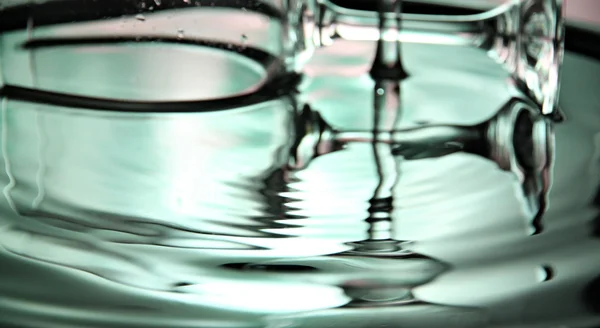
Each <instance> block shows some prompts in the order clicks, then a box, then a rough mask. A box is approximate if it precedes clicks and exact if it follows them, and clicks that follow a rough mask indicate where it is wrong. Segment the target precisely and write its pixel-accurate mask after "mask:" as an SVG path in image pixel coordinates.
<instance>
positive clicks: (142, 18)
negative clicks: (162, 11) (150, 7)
mask: <svg viewBox="0 0 600 328" xmlns="http://www.w3.org/2000/svg"><path fill="white" fill-rule="evenodd" d="M135 19H137V20H139V21H142V22H143V21H145V20H146V17H144V15H142V14H137V15H135Z"/></svg>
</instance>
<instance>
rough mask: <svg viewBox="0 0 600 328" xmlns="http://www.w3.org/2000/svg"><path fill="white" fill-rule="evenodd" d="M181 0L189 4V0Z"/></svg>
mask: <svg viewBox="0 0 600 328" xmlns="http://www.w3.org/2000/svg"><path fill="white" fill-rule="evenodd" d="M183 2H185V3H187V4H189V3H190V2H191V0H183Z"/></svg>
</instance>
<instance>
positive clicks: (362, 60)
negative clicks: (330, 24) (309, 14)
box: [0, 42, 600, 328]
mask: <svg viewBox="0 0 600 328" xmlns="http://www.w3.org/2000/svg"><path fill="white" fill-rule="evenodd" d="M374 47H375V45H374V44H367V43H349V42H339V43H336V44H335V45H333V46H331V47H330V48H327V49H324V50H322V51H319V52H318V53H317V54H316V56H315V58H314V59H313V61H312V62H311V63H310V66H309V67H308V68H307V70H306V76H305V79H304V80H303V83H302V85H301V87H300V90H299V91H300V92H299V93H288V94H284V95H275V96H273V97H271V98H270V100H267V101H264V102H260V103H257V104H251V105H247V106H243V107H240V108H236V109H231V110H227V111H216V112H205V113H170V114H169V113H118V112H102V111H92V110H86V109H81V108H67V107H60V106H56V105H49V104H41V103H35V102H30V101H25V100H23V99H20V100H17V99H11V98H10V97H4V98H3V99H2V101H1V102H0V104H1V108H0V109H1V113H2V115H1V122H0V126H1V128H2V132H1V134H0V135H1V139H0V145H1V149H2V161H3V167H4V168H5V171H4V173H3V174H2V175H1V180H2V186H3V195H4V197H3V198H2V202H1V207H0V208H1V213H2V215H0V246H1V247H0V324H2V326H3V327H4V326H6V327H12V326H14V327H36V328H44V327H82V326H83V327H123V326H127V327H195V328H198V327H207V328H219V327H257V328H259V327H269V328H273V327H278V328H283V327H290V328H292V327H294V328H299V327H352V328H354V327H356V328H359V327H360V328H362V327H384V326H389V327H395V326H407V327H441V326H443V327H488V326H490V327H546V326H549V325H554V326H561V325H562V326H568V327H593V325H597V324H600V320H599V319H598V314H600V310H599V309H600V306H599V304H598V301H597V298H596V297H595V296H594V295H597V293H598V291H599V290H600V288H599V287H598V285H599V284H598V279H599V278H598V276H599V272H600V270H599V269H600V267H599V266H600V265H599V264H598V263H600V261H598V255H597V254H598V252H595V250H596V249H597V247H598V238H599V237H598V236H599V235H600V233H598V231H600V229H598V227H599V226H600V224H598V222H599V221H598V218H597V217H598V210H597V203H598V200H597V196H596V192H597V188H598V181H599V178H600V169H599V166H598V160H599V156H600V153H599V152H598V149H599V148H598V140H600V139H598V135H597V134H598V132H597V131H599V127H600V118H598V117H596V116H597V114H596V113H598V109H599V108H598V106H599V104H600V98H598V97H599V96H598V94H597V92H596V91H595V87H596V86H597V85H598V83H600V81H599V80H598V79H599V77H600V65H599V64H598V63H596V62H594V61H592V60H591V59H588V58H584V57H580V56H579V55H575V54H571V53H569V54H568V55H567V58H566V63H565V73H564V76H563V89H562V91H563V94H562V102H563V103H562V106H563V109H564V110H565V112H566V113H567V114H568V118H569V120H568V121H567V122H566V123H564V124H561V125H558V126H556V130H555V132H556V145H555V146H556V151H555V153H552V152H543V151H542V150H541V149H539V148H536V147H537V146H536V145H537V144H533V145H530V144H529V142H530V141H531V140H530V138H531V134H532V133H533V132H531V131H529V130H527V129H526V128H527V127H528V126H529V125H528V124H529V123H523V125H519V124H520V123H519V124H517V123H516V121H509V122H512V124H508V125H502V124H500V123H498V122H499V121H502V120H501V119H500V118H504V117H505V116H502V115H504V114H505V113H507V112H508V113H512V112H510V111H509V109H511V108H513V107H511V106H509V105H511V104H513V100H514V97H515V94H516V92H515V90H514V87H513V86H512V85H511V84H510V83H508V82H507V80H506V77H507V74H506V73H504V71H503V70H502V69H501V68H499V67H497V65H495V63H493V61H492V60H491V59H489V58H488V57H487V56H486V55H485V54H481V53H478V52H476V51H471V50H469V49H460V50H458V49H454V50H452V51H448V49H447V48H445V47H436V46H432V45H419V46H417V45H413V46H407V47H404V49H403V51H404V52H405V62H404V64H405V67H406V69H407V70H408V71H409V72H410V73H411V75H410V77H409V78H407V79H406V80H404V81H402V82H401V83H400V84H399V85H391V86H390V85H385V83H383V84H381V83H378V82H377V81H373V80H372V79H371V78H370V77H369V76H368V71H369V68H370V60H371V59H370V58H371V57H368V56H365V54H373V53H374ZM348 49H350V50H352V51H348ZM442 52H443V53H445V56H443V58H440V56H439V53H442ZM582 72H587V73H586V74H585V75H582ZM583 79H589V81H588V82H587V83H583V84H582V83H581V82H582V80H583ZM378 97H379V98H378ZM375 99H379V101H375ZM374 107H375V108H374ZM374 109H375V110H374ZM398 109H400V110H399V111H398ZM199 110H201V109H199ZM377 111H379V112H378V113H379V114H378V115H374V112H377ZM395 114H397V115H398V116H397V117H394V115H395ZM534 117H535V116H534ZM502 122H503V121H502ZM374 126H376V128H375V129H374V128H373V127H374ZM535 126H536V127H537V126H544V125H535ZM440 127H442V128H440ZM492 127H494V128H492ZM529 127H530V128H532V126H529ZM500 128H505V129H508V130H507V131H509V132H510V134H508V135H505V134H504V133H499V132H498V131H499V130H498V129H500ZM494 129H496V130H494ZM373 130H375V131H373ZM530 130H531V129H530ZM490 131H491V132H490ZM502 131H504V130H502ZM536 131H537V130H536ZM492 132H498V133H492ZM537 132H540V131H537ZM540 133H541V132H540ZM513 134H514V135H516V136H517V137H518V138H512V136H513ZM503 136H510V138H509V137H506V138H504V137H503ZM544 137H547V138H548V140H546V139H544V140H545V141H548V142H550V141H552V140H550V139H552V138H551V137H550V135H544ZM542 139H543V138H542ZM515 140H516V141H515ZM535 140H537V141H539V140H540V139H539V138H538V139H535ZM543 144H544V145H546V143H543ZM551 150H554V149H551ZM539 152H541V153H539ZM534 153H535V155H536V156H537V157H536V156H533V155H532V154H534ZM505 154H508V155H507V156H505V157H503V156H504V155H505ZM527 154H529V155H532V157H527ZM298 159H301V160H302V161H301V162H302V163H303V165H299V164H298V163H299V161H298ZM550 164H553V167H550V166H552V165H550ZM551 168H552V169H553V170H551ZM550 176H552V181H550V178H549V177H550ZM550 182H551V183H550ZM550 185H552V189H551V192H550V195H549V196H548V195H547V192H548V188H549V187H550ZM546 198H547V199H546ZM542 203H543V204H542ZM546 203H547V204H546ZM546 205H548V206H547V207H546ZM541 214H544V215H543V218H542V216H541ZM540 218H541V219H540ZM535 219H538V221H539V223H540V224H541V223H543V230H541V231H540V232H539V233H538V234H535V235H533V236H532V232H531V225H532V222H533V220H535Z"/></svg>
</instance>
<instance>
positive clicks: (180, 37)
mask: <svg viewBox="0 0 600 328" xmlns="http://www.w3.org/2000/svg"><path fill="white" fill-rule="evenodd" d="M184 32H185V31H184V30H183V29H181V28H180V29H178V30H177V38H178V39H183V37H184V36H185V35H184Z"/></svg>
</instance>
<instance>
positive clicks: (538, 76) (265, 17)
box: [0, 0, 564, 115]
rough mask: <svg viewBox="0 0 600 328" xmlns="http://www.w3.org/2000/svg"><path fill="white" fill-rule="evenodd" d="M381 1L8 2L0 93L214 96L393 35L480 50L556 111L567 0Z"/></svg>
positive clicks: (390, 54)
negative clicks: (444, 4) (323, 52)
mask: <svg viewBox="0 0 600 328" xmlns="http://www.w3.org/2000/svg"><path fill="white" fill-rule="evenodd" d="M438 2H439V1H438ZM378 3H379V5H377V6H373V9H375V11H373V10H371V11H369V10H357V9H349V8H345V7H343V6H341V5H340V4H342V5H343V2H341V1H338V2H336V3H334V2H332V1H330V0H263V1H260V0H236V1H234V0H210V1H209V0H140V1H132V0H131V1H119V0H110V1H93V0H50V1H44V2H39V3H38V2H34V3H31V2H25V1H12V2H6V1H4V2H3V3H2V5H0V33H2V34H1V36H0V37H1V44H2V53H1V58H2V59H1V70H2V79H3V83H4V84H5V85H6V86H8V87H9V88H5V91H6V90H11V91H12V90H13V89H12V88H10V87H19V88H28V89H35V90H43V91H48V92H56V93H60V94H65V95H78V96H86V97H94V98H107V99H114V100H126V101H141V102H148V101H163V102H164V101H189V100H206V99H222V98H228V97H233V96H239V95H243V94H249V93H253V92H256V91H258V90H259V89H260V88H261V87H262V86H264V85H265V84H268V83H269V81H272V80H273V79H276V78H277V77H280V76H282V75H285V74H286V73H290V72H301V71H302V67H303V65H304V64H305V62H306V61H307V60H308V59H309V58H310V57H311V56H312V53H313V51H314V50H315V48H318V47H321V46H326V45H329V44H331V43H332V42H333V41H334V39H336V38H342V39H349V40H380V41H384V42H385V43H386V44H387V45H386V46H385V47H384V48H385V51H384V52H385V54H382V56H381V60H382V61H383V62H387V64H386V66H388V67H389V66H390V65H391V66H393V65H394V62H395V61H398V60H401V59H400V57H401V54H400V47H398V46H397V44H398V42H396V41H399V42H400V43H434V44H445V45H449V46H461V47H474V48H478V49H481V50H482V51H485V52H487V53H488V54H489V56H491V57H492V58H494V59H495V60H497V61H498V62H499V63H501V64H503V65H505V67H506V69H507V71H508V72H509V73H510V74H511V75H512V76H513V77H514V80H515V82H516V84H517V85H518V86H519V88H520V89H521V90H522V91H523V92H525V93H526V94H527V95H529V96H530V97H531V98H532V99H533V100H534V101H535V102H536V103H538V104H539V106H540V107H541V111H542V113H544V114H547V115H548V114H555V113H556V107H557V94H558V89H559V85H558V80H559V75H560V66H561V61H562V56H563V55H562V54H563V41H564V40H563V39H564V33H563V29H564V26H563V25H564V24H563V0H506V1H499V0H498V1H493V0H487V1H483V2H480V3H479V4H480V5H481V7H482V8H485V10H482V11H481V12H477V11H473V12H472V13H471V12H469V11H465V10H463V11H461V10H454V11H455V12H457V15H448V14H447V13H446V14H442V15H440V14H437V13H436V12H435V11H432V10H430V8H431V5H429V6H427V3H428V2H426V1H421V0H418V1H398V0H381V1H379V2H378ZM434 7H435V6H434ZM403 8H407V10H404V9H403ZM428 8H429V9H428ZM376 10H379V13H378V12H377V11H376ZM447 12H452V11H447ZM225 17H226V20H223V19H224V18H225ZM390 41H392V42H391V43H390ZM394 44H395V45H394ZM198 45H202V46H204V47H197V46H198ZM206 46H209V47H206ZM449 51H451V50H449ZM225 53H226V54H228V55H227V56H225V55H224V54H225ZM384 64H385V63H384ZM409 73H410V72H409ZM276 80H277V79H276ZM233 82H235V83H233Z"/></svg>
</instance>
